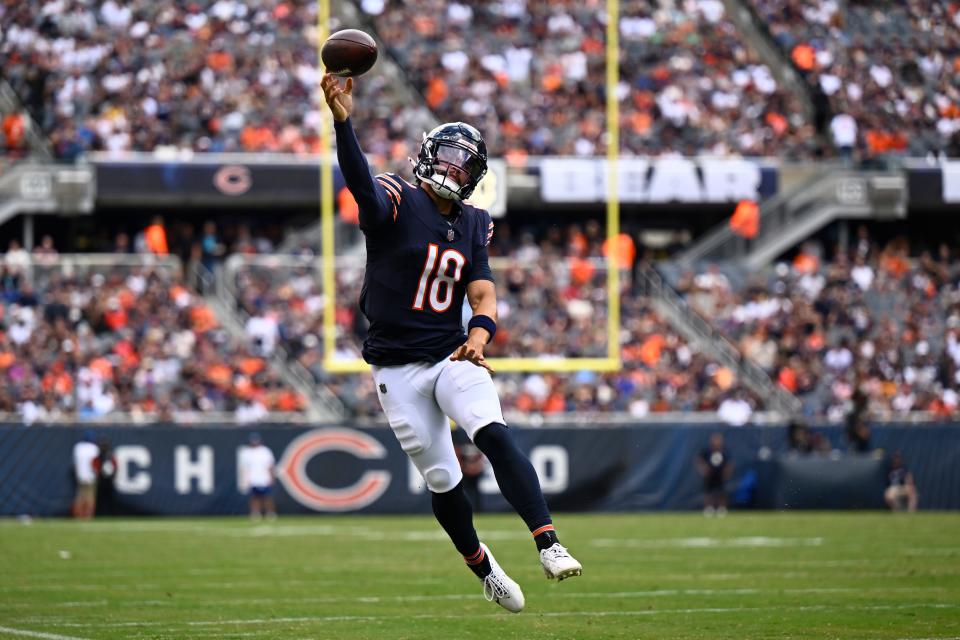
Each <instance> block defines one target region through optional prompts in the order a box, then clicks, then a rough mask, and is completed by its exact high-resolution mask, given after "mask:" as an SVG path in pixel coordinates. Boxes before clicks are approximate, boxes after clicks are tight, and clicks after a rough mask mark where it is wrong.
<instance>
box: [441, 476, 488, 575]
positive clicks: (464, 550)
mask: <svg viewBox="0 0 960 640" xmlns="http://www.w3.org/2000/svg"><path fill="white" fill-rule="evenodd" d="M430 498H431V501H432V503H433V515H435V516H436V517H437V522H439V523H440V526H441V527H443V530H444V531H446V532H447V535H448V536H450V540H451V541H452V542H453V546H455V547H456V548H457V551H459V552H460V554H461V555H462V556H463V560H464V561H465V562H466V563H467V566H468V567H469V568H470V570H471V571H473V572H474V573H475V574H477V576H478V577H480V578H483V577H485V576H487V575H488V574H489V573H490V560H489V559H488V558H487V554H486V553H484V551H483V548H482V547H481V546H480V539H479V538H478V537H477V530H476V529H474V527H473V507H472V506H471V505H470V499H469V498H467V494H466V492H465V491H464V490H463V480H461V481H460V482H459V483H458V484H457V486H455V487H454V488H453V489H451V490H450V491H446V492H444V493H434V492H432V491H431V492H430Z"/></svg>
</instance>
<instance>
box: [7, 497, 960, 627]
mask: <svg viewBox="0 0 960 640" xmlns="http://www.w3.org/2000/svg"><path fill="white" fill-rule="evenodd" d="M557 524H558V527H559V531H560V533H561V535H562V537H563V540H564V542H565V543H566V544H567V545H568V546H569V547H570V549H571V551H573V552H574V554H575V555H576V556H577V557H578V558H579V559H580V560H581V561H582V562H583V565H584V574H583V576H581V577H579V578H572V579H570V580H567V581H565V582H563V583H560V584H554V583H551V582H548V581H547V580H546V579H545V578H544V577H543V574H542V573H541V570H540V567H539V563H538V561H537V556H536V553H535V548H534V546H533V543H532V541H531V540H530V539H529V536H528V535H526V533H525V531H524V528H523V526H522V523H521V522H520V521H519V519H517V518H515V517H507V516H482V517H480V518H479V529H480V533H481V537H482V538H483V539H484V540H485V541H486V542H487V543H488V544H490V546H491V549H492V550H493V551H494V553H495V554H496V556H497V559H498V560H499V561H500V563H501V564H502V565H503V566H504V567H505V568H506V569H507V571H508V572H509V573H510V574H511V575H512V576H513V578H514V579H516V580H517V581H518V582H519V583H520V584H521V586H522V587H523V589H524V593H525V595H526V600H527V608H526V610H525V611H524V612H523V613H520V614H518V615H513V614H509V613H506V612H505V611H503V610H502V609H500V608H499V607H498V606H496V605H493V604H491V603H488V602H486V601H485V600H484V599H483V596H482V595H481V588H480V583H479V581H478V580H476V579H475V578H474V577H473V576H472V574H470V573H469V572H468V571H467V569H466V568H465V567H464V566H463V563H462V562H461V561H460V560H459V558H458V556H457V554H456V552H455V551H454V550H453V547H452V546H451V545H450V544H449V542H448V541H447V540H446V539H445V538H444V537H443V535H442V532H441V531H440V529H439V527H438V526H437V525H436V524H435V522H434V521H433V520H432V518H428V517H331V516H315V517H288V518H281V519H280V520H279V521H278V522H275V523H270V524H261V523H251V522H249V521H247V520H246V519H240V518H216V519H214V518H202V519H200V518H197V519H148V518H144V519H138V520H126V519H124V520H108V519H104V520H98V521H95V522H89V523H76V522H70V521H38V522H34V523H33V524H30V525H25V524H22V523H20V522H17V521H15V520H7V521H0V637H32V638H47V639H64V638H67V639H75V638H88V639H93V638H177V639H183V638H271V639H294V638H296V639H304V638H335V639H340V638H371V639H377V640H383V639H400V638H417V639H421V638H443V639H444V640H448V639H460V638H498V639H499V638H523V639H524V640H527V639H534V638H562V639H567V638H572V639H577V640H581V639H583V640H586V639H593V638H597V639H601V638H602V639H608V638H655V639H657V640H664V639H670V638H710V639H719V638H738V639H740V638H751V639H753V638H798V639H801V638H802V639H811V638H865V639H866V638H870V639H883V638H897V639H907V638H909V639H915V638H917V639H919V638H956V637H958V636H960V514H917V515H915V516H894V515H890V514H883V513H846V514H824V513H792V514H756V515H754V514H751V515H745V514H736V513H735V514H732V515H731V516H729V517H727V518H725V519H706V518H703V517H702V516H700V515H692V514H690V515H610V514H598V515H591V514H586V515H566V514H560V515H559V517H558V518H557Z"/></svg>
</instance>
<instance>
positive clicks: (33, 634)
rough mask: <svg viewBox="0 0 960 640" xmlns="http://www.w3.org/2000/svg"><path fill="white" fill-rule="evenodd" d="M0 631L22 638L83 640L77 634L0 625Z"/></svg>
mask: <svg viewBox="0 0 960 640" xmlns="http://www.w3.org/2000/svg"><path fill="white" fill-rule="evenodd" d="M0 633H9V634H10V635H12V636H23V637H24V638H44V639H45V640H84V638H78V637H77V636H61V635H59V634H56V633H43V632H42V631H28V630H27V629H14V628H13V627H0Z"/></svg>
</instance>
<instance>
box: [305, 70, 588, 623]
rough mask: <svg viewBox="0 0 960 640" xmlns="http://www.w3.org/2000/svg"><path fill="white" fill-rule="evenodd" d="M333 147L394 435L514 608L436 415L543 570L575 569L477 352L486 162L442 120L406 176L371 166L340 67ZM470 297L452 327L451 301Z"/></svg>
mask: <svg viewBox="0 0 960 640" xmlns="http://www.w3.org/2000/svg"><path fill="white" fill-rule="evenodd" d="M321 85H322V88H323V91H324V96H325V98H326V101H327V105H328V106H329V107H330V111H331V112H332V113H333V119H334V130H335V131H336V138H337V158H338V160H339V163H340V170H341V172H342V173H343V177H344V179H345V180H346V183H347V186H348V187H349V188H350V191H351V192H352V193H353V196H354V198H355V199H356V201H357V204H358V205H359V208H360V229H361V230H362V231H363V233H364V236H365V238H366V245H367V263H366V273H365V275H364V280H363V289H362V292H361V294H360V308H361V310H362V311H363V313H364V315H366V317H367V319H368V320H369V321H370V330H369V333H368V336H367V339H366V340H365V341H364V344H363V358H364V360H366V361H367V362H368V363H370V365H371V369H372V371H373V377H374V381H375V383H376V386H377V394H378V396H379V398H380V404H381V406H382V407H383V411H384V413H385V414H386V416H387V421H388V422H389V423H390V427H391V429H393V432H394V434H395V435H396V437H397V440H398V441H399V443H400V446H401V447H402V448H403V450H404V451H405V452H406V454H407V455H408V456H410V459H411V460H412V461H413V463H414V464H415V465H416V467H417V469H419V471H420V473H421V474H422V475H423V478H424V481H425V482H426V484H427V488H428V489H429V490H430V495H431V500H432V503H433V512H434V514H435V515H436V517H437V520H438V521H439V522H440V525H441V526H442V527H443V528H444V530H445V531H446V532H447V534H448V535H449V536H450V539H451V540H452V541H453V544H454V546H455V547H456V548H457V551H459V552H460V553H461V554H462V555H463V558H464V560H465V561H466V563H467V565H468V566H469V567H470V569H472V570H473V572H474V573H475V574H476V575H477V577H479V578H480V579H481V580H482V581H483V593H484V596H485V597H486V598H487V599H488V600H491V601H494V602H497V603H498V604H500V605H501V606H502V607H504V608H505V609H507V610H508V611H512V612H514V613H516V612H519V611H520V610H521V609H523V604H524V599H523V592H522V591H521V590H520V587H519V585H517V583H516V582H514V581H513V580H512V579H511V578H510V577H509V576H507V574H506V573H505V572H504V571H503V569H502V568H501V567H500V565H499V564H497V561H496V560H495V559H494V557H493V554H491V553H490V549H489V548H488V547H487V546H486V545H485V544H484V543H482V542H480V540H479V538H478V537H477V532H476V530H475V529H474V526H473V508H472V507H471V504H470V500H469V499H468V498H467V496H466V493H465V492H464V489H463V483H462V479H463V474H462V472H461V470H460V465H459V463H458V461H457V455H456V452H455V451H454V446H453V441H452V438H451V435H450V427H449V421H448V416H449V418H450V419H452V420H453V421H454V422H456V423H457V425H459V426H460V428H462V429H463V430H464V431H466V433H467V435H468V436H470V438H471V439H472V440H473V442H474V444H476V445H477V447H478V448H479V449H480V450H481V451H482V452H483V453H484V455H485V456H486V457H487V459H488V460H490V464H491V466H492V467H493V471H494V474H495V476H496V478H497V484H499V485H500V491H501V493H502V494H503V496H504V498H506V499H507V501H508V502H509V503H510V504H511V505H512V506H513V508H514V509H516V511H517V513H518V514H519V515H520V517H521V518H523V520H524V522H525V523H526V525H527V527H528V528H529V529H530V532H531V534H532V535H533V539H534V541H535V542H536V545H537V549H538V550H539V553H540V563H541V565H542V567H543V570H544V573H545V574H546V575H547V577H548V578H551V579H557V580H563V579H565V578H568V577H570V576H577V575H580V572H581V565H580V563H579V562H577V560H575V559H574V558H573V557H572V556H571V555H570V554H569V553H568V552H567V550H566V549H565V548H564V547H563V545H561V544H560V542H559V540H558V538H557V533H556V531H555V529H554V527H553V523H552V520H551V518H550V513H549V511H548V510H547V503H546V501H545V500H544V498H543V493H542V491H541V489H540V483H539V480H538V478H537V474H536V472H535V471H534V469H533V465H531V464H530V461H529V460H528V459H527V458H526V456H525V455H524V454H523V453H522V452H521V451H520V449H519V448H518V447H517V446H516V444H515V443H514V441H513V437H512V435H511V433H510V431H509V429H508V428H507V426H506V425H505V424H504V419H503V414H502V412H501V409H500V399H499V397H498V396H497V391H496V388H495V387H494V385H493V380H492V379H491V377H490V373H491V371H492V370H491V369H490V366H489V364H488V363H487V361H486V359H485V358H484V354H483V350H484V347H485V346H486V344H487V343H488V342H490V340H491V339H493V336H494V334H495V333H496V331H497V322H496V319H497V294H496V289H495V287H494V283H493V276H492V274H491V272H490V266H489V264H488V261H487V245H488V244H489V243H490V239H491V238H492V237H493V221H492V220H491V219H490V214H489V213H487V212H486V211H484V210H482V209H477V208H475V207H473V206H471V205H469V204H467V203H466V202H465V200H466V199H467V198H468V197H470V194H471V193H472V192H473V190H474V189H475V188H476V186H477V184H478V183H479V182H480V180H481V178H483V176H484V174H485V173H486V171H487V150H486V144H485V143H484V141H483V138H482V136H481V135H480V132H479V131H477V130H476V129H475V128H473V127H471V126H470V125H468V124H464V123H462V122H452V123H447V124H443V125H440V126H439V127H437V128H436V129H434V130H433V131H431V132H430V133H429V134H426V135H425V136H424V139H423V143H422V144H421V146H420V153H419V156H418V158H417V161H416V163H415V166H414V170H413V174H414V180H415V182H414V183H413V184H411V183H409V182H407V181H406V180H404V179H403V178H401V177H400V176H398V175H396V174H393V173H384V174H380V175H378V176H376V177H373V176H371V174H370V169H369V166H368V165H367V161H366V158H365V157H364V155H363V151H362V150H361V149H360V144H359V142H358V141H357V137H356V134H355V132H354V130H353V124H352V123H351V121H350V114H351V111H352V110H353V96H352V92H353V78H348V79H347V81H346V83H345V84H344V85H341V84H340V81H339V79H338V78H337V77H336V76H332V75H330V74H326V75H324V77H323V79H322V81H321ZM464 295H466V297H467V299H468V301H469V303H470V306H471V307H472V309H473V317H472V318H471V319H470V321H469V324H468V330H469V334H464V331H463V327H462V324H461V306H462V304H463V297H464Z"/></svg>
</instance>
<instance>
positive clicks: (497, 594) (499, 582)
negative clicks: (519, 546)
mask: <svg viewBox="0 0 960 640" xmlns="http://www.w3.org/2000/svg"><path fill="white" fill-rule="evenodd" d="M480 546H481V547H483V551H484V552H485V553H486V554H487V557H488V558H489V559H490V569H491V571H490V574H489V575H488V576H487V577H486V578H483V597H484V598H486V599H487V600H488V601H490V602H496V603H497V604H498V605H500V606H501V607H503V608H504V609H506V610H507V611H509V612H510V613H520V612H521V611H523V604H524V600H523V591H521V590H520V585H518V584H517V583H516V582H514V581H513V580H512V579H511V578H510V576H508V575H507V574H506V572H504V570H503V569H501V568H500V565H499V564H498V563H497V561H496V560H495V559H494V557H493V554H492V553H490V549H489V548H487V545H485V544H483V543H482V542H481V543H480Z"/></svg>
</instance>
